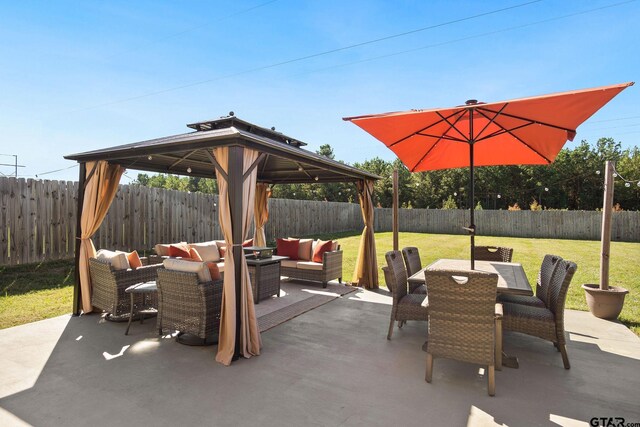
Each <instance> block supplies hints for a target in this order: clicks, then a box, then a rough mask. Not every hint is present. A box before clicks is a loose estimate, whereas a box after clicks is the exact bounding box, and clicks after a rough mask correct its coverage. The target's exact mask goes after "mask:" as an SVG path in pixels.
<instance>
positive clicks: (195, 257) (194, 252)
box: [189, 248, 202, 262]
mask: <svg viewBox="0 0 640 427" xmlns="http://www.w3.org/2000/svg"><path fill="white" fill-rule="evenodd" d="M189 258H191V260H192V261H200V262H202V258H201V257H200V254H199V253H198V251H197V250H196V249H195V248H189Z"/></svg>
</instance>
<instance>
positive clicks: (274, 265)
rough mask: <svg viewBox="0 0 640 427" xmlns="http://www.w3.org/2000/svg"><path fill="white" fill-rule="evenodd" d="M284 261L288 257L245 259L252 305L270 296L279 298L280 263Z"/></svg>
mask: <svg viewBox="0 0 640 427" xmlns="http://www.w3.org/2000/svg"><path fill="white" fill-rule="evenodd" d="M285 259H289V257H286V256H277V255H273V256H271V257H269V258H247V266H248V267H249V275H250V276H251V288H252V290H253V302H254V304H260V300H261V299H265V298H268V297H270V296H271V295H277V296H278V297H279V296H280V261H282V260H285Z"/></svg>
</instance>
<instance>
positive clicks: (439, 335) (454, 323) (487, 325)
mask: <svg viewBox="0 0 640 427" xmlns="http://www.w3.org/2000/svg"><path fill="white" fill-rule="evenodd" d="M425 276H426V278H427V282H428V283H429V339H428V342H427V348H426V351H427V370H426V375H425V380H426V381H427V382H429V383H430V382H431V379H432V373H433V359H434V358H435V357H444V358H448V359H456V360H460V361H463V362H469V363H475V364H478V365H484V366H487V368H488V369H487V371H488V372H487V383H488V384H487V385H488V393H489V396H493V395H494V394H495V369H496V365H497V364H498V363H501V358H496V355H497V354H498V353H499V354H501V353H502V348H501V346H500V344H499V343H500V338H501V329H500V304H496V293H497V286H498V275H497V274H495V273H487V272H482V271H455V270H438V271H427V272H426V273H425ZM496 344H498V345H496Z"/></svg>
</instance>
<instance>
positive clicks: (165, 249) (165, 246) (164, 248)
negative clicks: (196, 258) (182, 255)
mask: <svg viewBox="0 0 640 427" xmlns="http://www.w3.org/2000/svg"><path fill="white" fill-rule="evenodd" d="M173 244H174V245H178V244H181V245H186V244H187V242H180V243H173ZM171 245H172V243H158V244H157V245H155V246H154V247H153V249H154V250H155V251H156V254H157V255H160V256H169V246H171Z"/></svg>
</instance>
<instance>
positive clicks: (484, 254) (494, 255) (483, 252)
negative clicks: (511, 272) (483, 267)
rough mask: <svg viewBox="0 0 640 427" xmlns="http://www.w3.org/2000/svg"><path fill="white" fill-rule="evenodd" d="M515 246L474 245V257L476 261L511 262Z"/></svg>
mask: <svg viewBox="0 0 640 427" xmlns="http://www.w3.org/2000/svg"><path fill="white" fill-rule="evenodd" d="M512 256H513V248H505V247H498V246H474V248H473V257H474V258H475V260H476V261H497V262H511V257H512Z"/></svg>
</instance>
